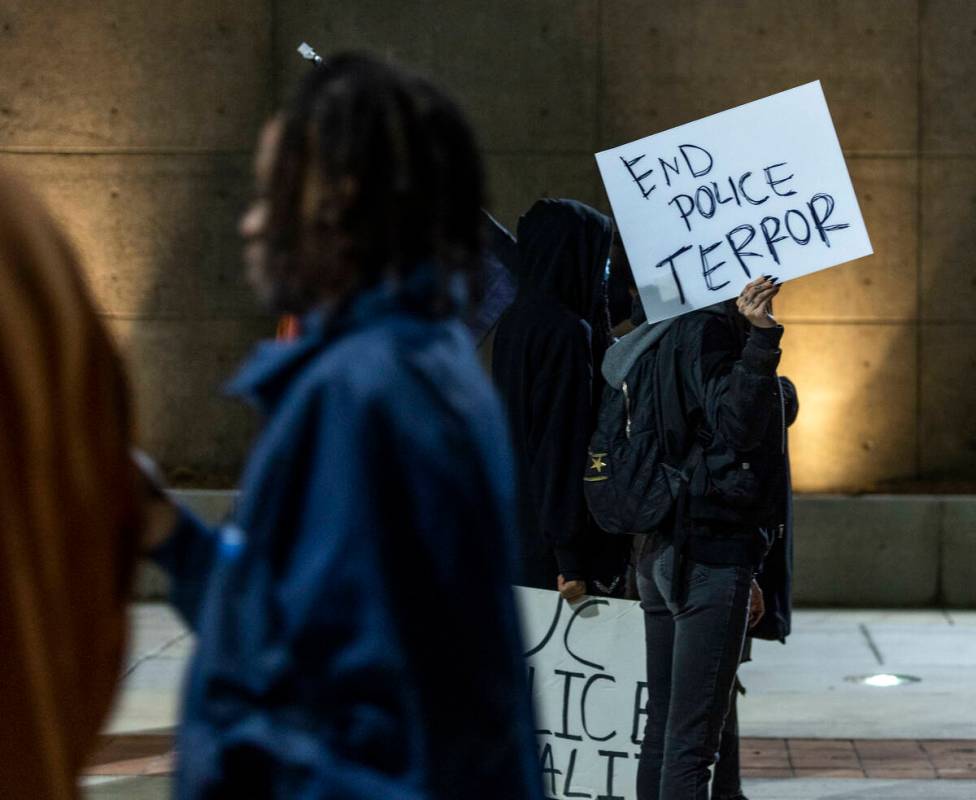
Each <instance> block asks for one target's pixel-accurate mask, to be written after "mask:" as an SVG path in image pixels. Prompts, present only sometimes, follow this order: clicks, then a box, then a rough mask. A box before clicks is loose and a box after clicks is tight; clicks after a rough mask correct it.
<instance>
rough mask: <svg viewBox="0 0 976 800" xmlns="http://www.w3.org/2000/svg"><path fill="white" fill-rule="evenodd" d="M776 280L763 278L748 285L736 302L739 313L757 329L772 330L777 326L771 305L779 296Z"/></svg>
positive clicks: (778, 285)
mask: <svg viewBox="0 0 976 800" xmlns="http://www.w3.org/2000/svg"><path fill="white" fill-rule="evenodd" d="M780 285H781V284H779V283H777V282H776V278H770V277H768V276H765V275H764V276H763V277H762V278H756V280H754V281H753V282H752V283H747V284H746V286H745V288H744V289H743V290H742V294H740V295H739V299H738V300H737V301H736V305H737V306H738V308H739V313H740V314H742V316H744V317H745V318H746V319H747V320H749V322H750V323H751V324H752V325H753V326H754V327H756V328H772V327H774V326H775V325H776V320H775V318H774V317H773V314H772V310H771V306H770V303H772V301H773V298H774V297H776V295H778V294H779V289H780Z"/></svg>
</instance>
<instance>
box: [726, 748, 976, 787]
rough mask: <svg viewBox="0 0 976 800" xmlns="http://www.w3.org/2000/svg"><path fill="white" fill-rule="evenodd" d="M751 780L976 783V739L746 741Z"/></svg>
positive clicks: (745, 763) (745, 762)
mask: <svg viewBox="0 0 976 800" xmlns="http://www.w3.org/2000/svg"><path fill="white" fill-rule="evenodd" d="M742 773H743V776H744V777H747V778H889V779H890V778H894V779H907V780H910V779H932V778H954V779H970V780H974V779H976V741H965V740H927V741H918V740H912V739H743V741H742Z"/></svg>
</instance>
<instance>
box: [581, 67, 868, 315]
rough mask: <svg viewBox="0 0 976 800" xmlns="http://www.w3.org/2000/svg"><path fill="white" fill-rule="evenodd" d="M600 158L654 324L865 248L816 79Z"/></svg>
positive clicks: (864, 236)
mask: <svg viewBox="0 0 976 800" xmlns="http://www.w3.org/2000/svg"><path fill="white" fill-rule="evenodd" d="M596 159H597V165H598V166H599V168H600V174H601V175H602V177H603V182H604V184H605V186H606V188H607V195H608V197H609V198H610V204H611V206H612V207H613V212H614V216H615V217H616V221H617V226H618V228H619V229H620V234H621V238H622V239H623V243H624V247H625V248H626V250H627V256H628V259H629V260H630V264H631V267H632V269H633V272H634V278H635V279H636V281H637V286H638V289H639V290H640V296H641V301H642V302H643V304H644V310H645V312H646V313H647V319H648V321H649V322H656V321H659V320H662V319H668V318H670V317H675V316H678V315H680V314H684V313H687V312H688V311H694V310H695V309H696V308H703V307H705V306H709V305H713V304H715V303H718V302H721V301H723V300H728V299H730V298H732V297H736V296H737V295H739V294H740V292H741V291H742V289H743V287H744V286H745V285H746V284H749V283H750V282H752V281H754V280H755V279H756V278H757V277H758V276H760V275H764V274H770V273H772V274H775V275H777V276H779V277H780V278H781V279H783V280H789V279H791V278H797V277H800V276H801V275H807V274H809V273H811V272H816V271H818V270H821V269H826V268H827V267H831V266H834V265H836V264H841V263H843V262H845V261H851V260H853V259H855V258H860V257H861V256H865V255H868V254H870V253H871V252H872V250H871V242H870V241H869V239H868V235H867V231H866V230H865V228H864V221H863V219H862V218H861V212H860V209H859V208H858V204H857V198H856V197H855V196H854V190H853V187H852V186H851V181H850V177H849V176H848V174H847V167H846V165H845V163H844V157H843V154H842V152H841V149H840V144H839V143H838V141H837V134H836V133H835V132H834V128H833V124H832V122H831V120H830V112H829V111H828V110H827V103H826V100H825V99H824V96H823V91H822V90H821V88H820V84H819V82H817V83H810V84H807V85H805V86H800V87H798V88H796V89H791V90H790V91H787V92H782V93H780V94H777V95H773V96H772V97H767V98H766V99H764V100H758V101H756V102H754V103H747V104H746V105H743V106H739V107H738V108H734V109H731V110H730V111H724V112H722V113H720V114H715V115H714V116H711V117H706V118H705V119H701V120H698V121H697V122H691V123H689V124H687V125H682V126H680V127H678V128H673V129H672V130H670V131H665V132H663V133H659V134H656V135H654V136H648V137H646V138H644V139H640V140H639V141H636V142H632V143H631V144H628V145H623V146H622V147H617V148H614V149H613V150H607V151H605V152H602V153H598V154H597V156H596ZM766 299H767V300H768V299H770V298H766ZM748 305H749V303H748V302H747V306H748ZM740 310H742V306H741V304H740ZM743 313H745V311H744V312H743ZM747 316H749V315H748V314H747ZM754 324H755V322H754Z"/></svg>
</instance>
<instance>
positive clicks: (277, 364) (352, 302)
mask: <svg viewBox="0 0 976 800" xmlns="http://www.w3.org/2000/svg"><path fill="white" fill-rule="evenodd" d="M437 279H438V278H437V274H436V271H435V267H434V266H433V265H430V266H423V267H421V268H419V269H417V270H416V271H415V272H414V273H413V274H412V275H411V276H410V277H409V278H408V279H407V280H406V281H402V282H401V281H396V280H394V279H387V280H384V281H383V282H381V283H380V284H378V285H377V286H375V287H373V288H371V289H367V290H365V291H362V292H358V293H357V294H355V295H354V296H352V297H351V298H349V299H347V300H345V301H344V302H342V303H340V304H338V305H337V306H335V307H334V308H328V307H320V308H317V309H315V310H313V311H310V312H309V313H308V314H306V315H305V316H304V317H302V320H301V324H300V326H299V330H300V335H299V337H298V339H295V340H294V341H291V342H280V341H264V342H261V343H260V344H258V346H257V347H256V348H255V349H254V351H253V352H252V353H251V355H250V356H249V357H248V358H247V360H246V361H245V362H244V364H243V366H242V367H241V369H240V370H239V371H238V373H237V375H236V377H234V378H233V379H232V380H231V381H230V382H229V383H228V384H227V385H226V387H225V391H226V393H227V394H229V395H231V396H233V397H240V398H242V399H244V400H247V401H248V402H250V403H252V404H253V405H255V406H256V407H258V408H259V409H260V410H262V411H265V412H266V411H267V410H268V409H269V408H270V407H271V406H272V405H273V404H274V403H275V401H276V399H277V398H278V397H279V396H280V395H281V393H282V391H283V390H284V389H285V387H287V386H288V384H289V383H290V382H291V379H292V378H293V377H294V375H295V374H296V373H297V372H298V371H299V370H300V369H301V367H302V366H304V365H305V364H306V363H307V362H308V361H309V360H310V359H311V358H312V357H313V356H314V355H315V354H317V353H318V352H319V351H320V350H322V349H323V348H324V347H325V346H326V345H328V344H329V343H330V342H332V341H334V340H335V339H337V338H339V337H341V336H342V335H343V334H345V333H347V332H349V331H350V330H354V329H356V328H361V327H365V326H367V325H371V324H376V323H377V322H378V321H379V320H381V319H383V318H384V317H386V316H389V315H390V314H392V313H396V312H407V313H413V314H417V315H421V316H431V315H432V313H431V311H430V305H431V298H432V297H433V296H434V294H435V292H436V291H437ZM463 286H464V284H463V281H462V280H460V276H459V279H458V280H457V281H455V282H454V283H453V284H452V285H451V287H450V295H451V306H452V312H453V313H456V312H457V311H458V310H459V309H460V307H461V306H462V305H463V303H464V300H465V297H464V288H463Z"/></svg>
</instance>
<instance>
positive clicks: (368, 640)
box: [149, 54, 542, 800]
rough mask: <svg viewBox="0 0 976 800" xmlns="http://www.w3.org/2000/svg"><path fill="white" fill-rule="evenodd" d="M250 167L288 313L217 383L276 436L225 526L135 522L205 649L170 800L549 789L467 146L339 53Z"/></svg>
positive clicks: (252, 250)
mask: <svg viewBox="0 0 976 800" xmlns="http://www.w3.org/2000/svg"><path fill="white" fill-rule="evenodd" d="M256 172H257V179H258V181H257V183H258V187H257V196H256V198H255V200H254V201H253V203H252V204H251V206H250V208H249V210H248V211H247V213H246V214H245V216H244V217H243V219H242V221H241V225H240V228H241V234H242V236H243V238H244V241H245V259H246V261H247V264H248V273H249V278H250V281H251V283H252V284H253V285H254V286H255V288H256V289H257V291H258V294H259V295H260V296H261V298H262V299H263V300H265V301H266V303H267V305H268V306H269V308H271V309H272V310H274V311H276V312H278V313H291V314H299V315H302V317H301V319H302V324H301V329H300V333H299V336H298V338H297V339H296V340H294V341H293V342H287V343H280V342H279V343H268V344H266V345H264V346H262V347H260V348H258V350H257V351H256V352H255V353H254V355H253V356H252V357H251V359H250V360H249V361H248V363H247V364H246V365H245V366H244V368H243V370H242V371H241V373H240V374H239V375H238V377H237V379H236V380H235V381H234V383H233V384H232V389H233V390H234V391H235V392H236V393H237V394H239V395H242V396H244V397H245V398H247V399H248V400H250V401H251V402H252V403H253V404H254V405H255V406H256V407H257V408H258V409H259V410H260V411H261V412H262V413H263V414H264V416H265V418H266V424H265V426H264V429H263V432H262V434H261V436H260V437H259V439H258V441H257V443H256V445H255V448H254V450H253V452H252V454H251V456H250V459H249V462H248V466H247V468H246V471H245V473H244V478H243V483H242V487H241V496H240V501H239V503H238V505H237V508H236V509H235V512H234V514H233V516H232V518H231V519H230V520H229V521H228V523H227V524H225V525H223V526H222V527H221V528H220V529H219V530H210V529H207V528H205V527H204V526H203V525H202V524H201V523H200V522H199V521H198V520H196V519H195V518H194V517H192V516H191V515H190V514H189V513H187V512H185V511H180V510H178V509H175V508H174V507H173V506H172V505H170V504H169V503H168V502H167V501H166V500H165V498H164V497H163V496H162V493H158V494H157V496H156V498H155V500H154V501H153V502H152V503H151V505H150V507H149V508H150V510H151V515H152V520H153V524H152V525H151V527H150V531H149V533H150V538H151V540H152V544H153V548H152V555H153V557H154V558H155V559H156V560H157V561H158V562H159V563H160V564H162V565H163V566H164V567H165V568H166V569H167V570H168V571H169V572H170V574H171V575H172V578H173V584H172V592H173V601H174V603H175V604H176V605H177V607H178V609H179V610H180V611H181V612H182V614H183V615H184V616H185V618H186V620H187V621H188V622H189V624H190V625H191V626H192V627H193V629H194V630H195V631H196V632H197V634H198V642H199V644H198V647H197V652H196V654H195V656H194V658H193V661H192V665H191V667H190V673H189V677H188V680H187V683H186V691H185V698H184V708H183V720H182V724H181V726H180V733H179V737H178V747H177V752H178V754H179V756H178V762H177V780H176V796H177V797H179V798H182V799H183V800H198V799H199V800H202V799H203V798H216V797H242V798H243V797H248V798H250V797H254V798H272V797H275V798H327V797H328V798H343V800H376V799H377V798H403V799H404V800H407V799H408V798H409V800H450V798H456V797H464V798H472V799H473V800H477V798H484V800H489V798H490V799H491V800H495V799H496V798H506V800H541V796H542V794H541V780H540V775H539V771H538V762H537V761H536V755H535V747H534V741H533V734H532V731H533V722H532V710H531V703H530V700H529V693H528V687H527V685H526V680H525V674H524V665H523V662H522V659H521V653H522V645H521V641H520V636H519V631H518V621H517V616H516V610H515V605H514V598H513V593H512V589H511V583H512V579H513V577H514V576H513V575H512V572H511V561H512V560H513V559H512V555H511V542H510V541H509V536H510V535H511V533H512V531H513V530H514V529H515V525H516V522H515V504H514V485H513V481H512V470H511V462H512V456H511V453H510V451H509V447H508V431H507V429H506V427H505V421H504V417H503V414H502V409H501V407H500V405H499V403H498V400H497V398H496V396H495V394H494V392H493V391H492V389H491V386H490V384H489V381H488V379H487V376H485V374H484V371H483V369H482V368H481V366H480V364H479V363H478V361H477V357H476V354H475V351H474V345H473V342H472V341H471V337H470V336H469V334H468V332H467V331H466V330H465V328H464V325H463V323H462V321H461V319H460V317H459V311H460V308H461V301H462V300H463V294H464V286H465V285H466V283H467V277H468V276H469V275H470V274H471V273H472V272H473V271H474V270H476V269H477V268H478V267H479V266H480V255H481V253H480V245H481V240H480V230H481V224H482V214H481V210H480V203H481V193H482V174H481V158H480V155H479V153H478V150H477V148H476V146H475V141H474V137H473V134H472V132H471V130H470V128H469V126H468V123H467V122H466V121H465V119H464V118H463V117H462V115H461V113H460V111H459V110H458V109H457V107H456V106H455V105H454V103H453V102H451V101H450V100H449V99H448V98H447V97H446V96H445V95H444V94H443V93H442V92H441V91H440V90H438V89H437V88H435V87H434V86H432V85H430V84H429V83H428V82H426V81H425V80H422V79H420V78H419V77H416V76H413V75H410V74H407V73H405V72H402V71H401V70H399V69H397V68H395V67H392V66H390V65H389V64H387V63H386V62H384V61H380V60H377V59H374V58H371V57H368V56H363V55H356V54H347V55H338V56H335V57H333V58H325V59H323V61H322V63H321V64H319V65H317V66H314V67H312V68H311V70H310V72H309V74H308V75H307V77H306V78H305V79H304V81H303V82H302V83H301V85H300V87H299V91H298V94H297V97H296V98H295V100H294V101H293V102H292V103H291V104H289V105H288V106H287V107H286V108H285V109H284V110H283V112H282V113H281V114H280V115H278V116H276V117H275V118H274V119H273V120H272V121H271V122H270V123H269V125H268V126H267V127H266V128H265V131H264V134H263V136H262V139H261V143H260V145H259V149H258V155H257V159H256Z"/></svg>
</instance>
